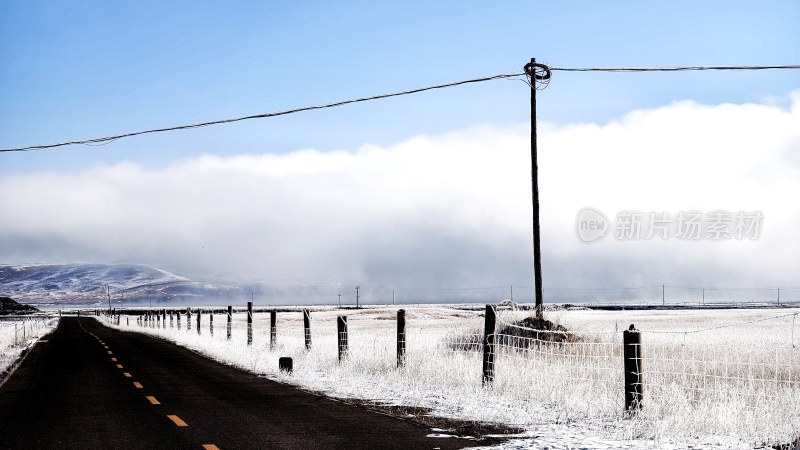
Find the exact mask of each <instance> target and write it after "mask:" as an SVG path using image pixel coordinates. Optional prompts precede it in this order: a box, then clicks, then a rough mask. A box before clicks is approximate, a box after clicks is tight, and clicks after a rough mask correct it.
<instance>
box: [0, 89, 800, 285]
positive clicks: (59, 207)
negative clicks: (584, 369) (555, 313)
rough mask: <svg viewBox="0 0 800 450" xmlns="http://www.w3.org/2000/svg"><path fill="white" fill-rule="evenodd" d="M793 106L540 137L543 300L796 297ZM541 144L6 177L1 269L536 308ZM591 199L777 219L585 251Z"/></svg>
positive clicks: (565, 128)
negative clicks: (660, 294) (697, 236)
mask: <svg viewBox="0 0 800 450" xmlns="http://www.w3.org/2000/svg"><path fill="white" fill-rule="evenodd" d="M790 97H791V100H789V101H780V100H776V101H772V102H762V103H757V104H756V103H754V104H742V105H733V104H724V105H711V106H709V105H700V104H696V103H693V102H680V103H675V104H671V105H668V106H664V107H660V108H656V109H652V110H643V111H635V112H632V113H630V114H628V115H626V116H625V117H623V118H621V119H620V120H618V121H614V122H611V123H608V124H571V125H558V126H556V125H551V124H547V123H543V124H540V142H539V148H540V162H539V168H540V171H541V180H540V190H541V209H542V211H541V216H542V250H543V261H544V270H543V274H544V280H545V287H546V288H586V287H620V286H641V285H659V284H661V283H666V284H668V285H675V286H683V285H688V286H719V287H731V286H737V287H748V286H754V287H771V286H775V287H796V286H800V282H797V281H796V279H797V277H796V276H795V272H796V267H800V236H798V232H797V230H798V226H797V225H798V223H800V222H798V221H800V202H798V201H797V198H796V195H795V194H796V193H797V192H800V126H798V125H799V124H800V93H798V92H796V93H794V94H793V95H791V96H790ZM528 139H529V130H528V127H527V125H520V126H512V127H476V128H474V129H468V130H461V131H457V132H453V133H450V134H446V135H439V136H420V137H414V138H411V139H408V140H406V141H404V142H401V143H398V144H396V145H393V146H390V147H376V146H371V145H365V146H363V147H361V148H359V149H356V150H353V151H345V150H343V151H338V152H324V153H323V152H318V151H315V150H313V149H306V150H300V151H295V152H291V153H286V154H273V153H268V152H270V151H273V150H278V149H271V148H264V152H265V153H264V154H260V155H241V156H235V157H217V156H209V155H206V156H198V157H197V158H195V159H190V160H185V161H180V162H176V163H174V164H173V165H170V166H168V167H162V168H146V167H142V166H140V165H137V164H136V163H135V162H130V163H124V164H119V165H115V166H110V167H107V166H104V167H96V168H92V169H88V170H85V171H81V172H76V173H29V174H23V175H12V176H4V177H3V178H2V179H0V211H2V215H0V229H2V233H0V262H3V263H34V262H40V263H51V262H76V261H86V262H98V263H105V262H132V263H142V264H149V265H153V266H158V267H162V268H165V269H167V270H170V271H174V272H176V273H179V274H181V275H186V276H189V277H191V278H193V279H203V280H210V281H220V282H222V281H224V282H234V283H259V282H262V283H266V284H267V285H270V286H273V287H275V288H276V289H277V288H280V287H281V286H289V285H295V284H308V285H312V284H315V285H322V286H333V287H332V288H331V289H340V290H346V291H347V292H349V291H350V288H351V287H352V286H353V285H355V284H361V285H363V286H369V287H370V289H374V290H378V291H381V292H383V293H384V294H382V295H387V294H385V293H387V292H388V293H390V292H391V290H392V289H398V290H404V291H406V292H410V291H411V290H414V289H419V290H426V289H428V290H437V289H446V288H464V287H487V286H508V285H516V286H519V290H516V289H515V292H518V295H519V297H526V296H527V297H529V296H530V293H531V291H530V289H525V288H526V287H527V288H530V286H532V275H531V272H532V257H531V246H532V243H531V242H532V239H531V225H530V224H531V204H530V154H529V140H528ZM165 150H166V149H165ZM69 151H102V150H83V149H72V150H69ZM131 158H132V159H133V160H135V155H131ZM586 206H591V207H594V208H596V209H598V210H600V211H602V212H603V213H605V214H606V215H607V216H608V217H610V218H612V219H613V218H614V216H615V215H616V214H617V212H619V211H620V210H639V211H645V212H649V211H655V212H661V211H668V212H671V213H677V212H679V211H682V210H700V211H711V210H715V209H726V210H730V211H740V210H743V211H761V212H762V213H763V216H764V222H763V229H762V230H761V236H760V238H759V239H758V240H755V241H751V240H744V241H736V240H727V241H719V242H714V241H699V242H698V241H688V242H687V241H682V240H679V239H675V238H672V239H668V240H661V239H654V240H649V241H647V240H643V241H627V242H625V241H618V240H615V239H614V238H613V237H611V236H609V237H607V238H605V239H603V240H600V241H598V242H595V243H592V244H585V243H582V242H581V241H580V240H579V239H578V238H577V236H576V229H575V218H576V214H577V212H578V210H579V209H581V208H583V207H586ZM552 292H555V291H552ZM348 295H350V294H348ZM388 295H390V294H388Z"/></svg>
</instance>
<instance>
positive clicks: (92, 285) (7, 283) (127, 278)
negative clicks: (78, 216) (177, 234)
mask: <svg viewBox="0 0 800 450" xmlns="http://www.w3.org/2000/svg"><path fill="white" fill-rule="evenodd" d="M106 285H108V286H109V287H110V290H111V296H112V304H117V305H119V304H123V302H124V303H126V304H128V302H130V304H133V303H142V302H149V301H150V300H152V301H153V302H154V303H156V302H157V303H162V302H169V303H176V302H179V303H182V300H189V299H195V300H200V299H201V298H207V299H214V298H225V297H230V296H235V295H239V294H241V289H240V288H239V287H237V286H228V285H221V284H208V283H201V282H196V281H192V280H189V279H187V278H185V277H182V276H179V275H175V274H173V273H170V272H167V271H165V270H161V269H157V268H154V267H148V266H142V265H134V264H113V265H106V264H37V265H0V295H2V296H7V297H11V298H14V299H16V300H19V301H22V302H25V303H34V304H48V303H59V304H69V303H79V304H91V303H103V304H107V302H108V297H107V294H106Z"/></svg>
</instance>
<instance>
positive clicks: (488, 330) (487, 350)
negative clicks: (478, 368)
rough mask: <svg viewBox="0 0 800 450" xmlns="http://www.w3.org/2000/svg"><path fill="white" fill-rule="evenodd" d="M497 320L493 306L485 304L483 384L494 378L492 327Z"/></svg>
mask: <svg viewBox="0 0 800 450" xmlns="http://www.w3.org/2000/svg"><path fill="white" fill-rule="evenodd" d="M496 320H497V317H496V314H495V311H494V307H493V306H492V305H486V322H485V324H484V328H483V384H484V385H486V384H487V383H491V382H492V381H493V380H494V328H495V322H496Z"/></svg>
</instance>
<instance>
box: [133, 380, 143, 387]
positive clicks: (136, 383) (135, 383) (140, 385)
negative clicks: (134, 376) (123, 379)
mask: <svg viewBox="0 0 800 450" xmlns="http://www.w3.org/2000/svg"><path fill="white" fill-rule="evenodd" d="M133 386H134V387H135V388H136V389H144V386H142V383H139V382H138V381H134V382H133Z"/></svg>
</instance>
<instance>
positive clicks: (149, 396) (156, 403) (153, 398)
mask: <svg viewBox="0 0 800 450" xmlns="http://www.w3.org/2000/svg"><path fill="white" fill-rule="evenodd" d="M147 400H149V401H150V403H151V404H153V405H160V404H161V402H160V401H158V400H156V398H155V397H153V396H152V395H148V396H147Z"/></svg>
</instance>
